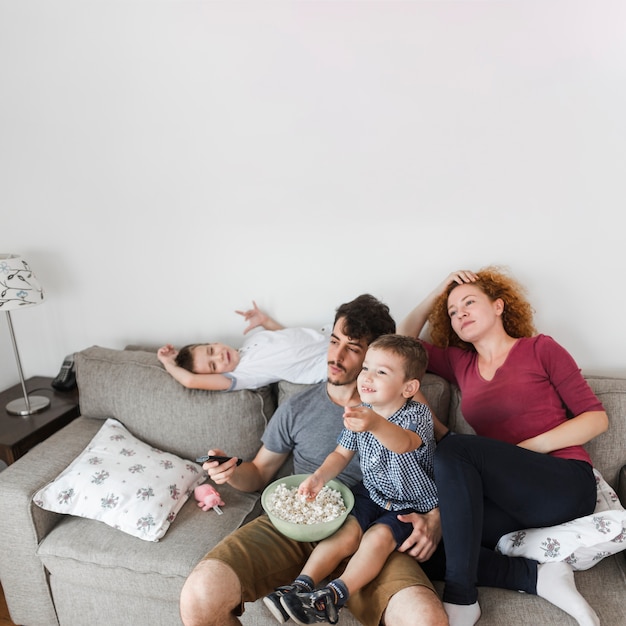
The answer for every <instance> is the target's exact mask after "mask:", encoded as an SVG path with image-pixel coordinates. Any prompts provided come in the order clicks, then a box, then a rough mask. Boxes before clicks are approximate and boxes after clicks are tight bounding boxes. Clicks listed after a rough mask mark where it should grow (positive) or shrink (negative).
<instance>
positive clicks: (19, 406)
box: [6, 396, 50, 417]
mask: <svg viewBox="0 0 626 626" xmlns="http://www.w3.org/2000/svg"><path fill="white" fill-rule="evenodd" d="M49 406H50V398H45V397H44V396H28V404H26V400H25V399H24V398H18V399H17V400H11V402H9V403H8V404H7V406H6V409H7V413H10V414H11V415H21V416H22V417H24V416H26V415H33V414H34V413H41V411H43V410H44V409H47V408H48V407H49Z"/></svg>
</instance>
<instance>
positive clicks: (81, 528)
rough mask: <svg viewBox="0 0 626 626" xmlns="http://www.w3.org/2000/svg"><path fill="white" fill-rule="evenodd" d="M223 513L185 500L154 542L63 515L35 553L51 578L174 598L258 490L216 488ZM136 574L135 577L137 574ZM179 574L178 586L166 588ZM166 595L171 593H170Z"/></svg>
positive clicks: (245, 513) (245, 515)
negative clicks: (172, 519)
mask: <svg viewBox="0 0 626 626" xmlns="http://www.w3.org/2000/svg"><path fill="white" fill-rule="evenodd" d="M220 493H221V494H222V498H223V500H224V502H225V503H226V504H225V505H224V506H223V507H221V508H222V511H223V514H222V515H216V514H215V512H214V511H202V510H201V509H200V508H199V507H198V506H197V502H196V501H195V500H193V499H190V500H189V501H188V502H187V503H186V504H185V505H184V506H183V507H182V509H181V510H180V511H179V513H178V516H177V517H176V519H175V520H174V522H173V523H172V525H171V526H170V528H169V530H168V532H167V533H166V535H165V536H164V537H163V538H162V539H161V540H160V541H158V542H147V541H142V540H140V539H138V538H136V537H133V536H131V535H128V534H125V533H120V532H119V531H118V530H116V529H114V528H111V527H109V526H107V525H106V524H102V523H100V522H97V521H94V520H90V519H86V518H81V517H73V516H67V517H63V518H61V519H60V521H59V523H58V524H57V525H56V526H55V527H54V528H53V529H52V530H51V532H50V533H49V534H48V535H47V537H46V538H45V539H44V540H43V541H42V542H41V543H40V545H39V547H38V549H37V554H38V556H39V557H40V559H41V561H42V563H43V565H44V566H45V568H46V569H47V570H48V571H49V572H50V576H51V578H57V579H58V580H63V581H65V583H68V582H69V583H75V584H76V587H77V588H80V587H83V586H85V585H87V586H90V587H93V588H95V589H98V588H102V589H111V590H115V589H132V588H133V586H135V585H136V584H137V580H141V581H142V584H141V588H142V593H143V594H148V595H150V596H153V597H158V598H164V597H169V599H170V600H172V601H176V602H177V600H178V598H177V594H178V593H179V592H180V588H181V587H182V584H183V582H184V580H185V579H186V577H187V576H188V575H189V573H190V572H191V570H192V569H193V567H194V566H195V565H196V564H197V563H198V561H199V560H200V559H201V558H202V557H203V556H204V555H205V554H206V553H207V552H208V551H209V550H210V549H211V548H212V547H213V546H214V545H215V544H216V543H218V542H219V541H220V540H221V539H222V538H223V537H225V536H226V535H228V534H229V533H230V532H231V531H232V530H233V529H235V528H237V527H239V526H240V525H242V524H243V523H245V522H246V521H248V520H249V519H251V518H252V517H254V516H256V515H257V514H258V512H259V510H260V505H259V499H260V495H259V494H258V493H242V492H238V491H236V490H234V489H232V488H230V487H228V486H221V487H220ZM138 576H139V578H138ZM172 578H174V579H176V578H178V579H179V582H180V585H176V586H174V587H172V586H171V584H170V582H169V581H170V580H171V579H172ZM170 596H171V597H170Z"/></svg>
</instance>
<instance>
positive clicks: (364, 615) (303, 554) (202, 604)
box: [180, 294, 448, 626]
mask: <svg viewBox="0 0 626 626" xmlns="http://www.w3.org/2000/svg"><path fill="white" fill-rule="evenodd" d="M393 332H395V322H394V321H393V319H392V318H391V316H390V315H389V308H388V307H387V306H386V305H384V304H383V303H381V302H380V301H378V300H377V299H376V298H374V297H373V296H371V295H368V294H365V295H361V296H359V297H358V298H356V299H355V300H353V301H351V302H348V303H346V304H342V305H341V306H340V307H339V308H338V309H337V311H336V315H335V321H334V325H333V332H332V334H331V339H330V344H329V347H328V381H327V382H325V383H319V384H318V385H315V386H314V387H311V388H310V389H307V390H306V391H304V392H302V393H300V394H298V395H296V396H294V397H293V398H290V399H289V400H288V401H287V402H285V403H284V404H282V405H281V406H280V407H279V408H278V410H277V411H276V413H275V414H274V415H273V417H272V419H271V420H270V422H269V424H268V427H267V429H266V431H265V433H264V435H263V437H262V441H263V445H262V446H261V449H260V450H259V452H258V453H257V455H256V457H255V458H254V460H253V461H251V462H248V463H242V464H241V465H240V466H239V467H237V466H236V461H235V459H231V460H230V461H228V462H226V463H223V464H222V465H218V464H217V462H209V463H206V464H205V469H206V470H207V471H208V473H209V475H210V476H211V478H212V480H213V481H215V482H216V483H217V484H223V483H226V482H227V483H228V484H229V485H231V486H232V487H235V488H236V489H239V490H241V491H246V492H253V491H259V490H262V489H263V488H264V487H265V486H266V485H267V484H268V483H269V482H270V481H271V480H272V479H273V478H274V476H275V474H276V472H277V471H278V470H279V469H280V467H281V466H282V465H283V463H284V462H285V460H286V459H287V458H288V456H289V454H290V453H293V462H294V470H295V473H297V474H308V473H311V472H313V471H314V470H315V469H316V468H317V467H318V466H319V465H320V463H321V462H322V461H323V459H324V458H325V457H326V456H327V455H328V453H329V452H331V451H332V450H333V449H334V448H335V446H336V442H337V436H338V435H339V433H340V431H341V429H342V427H343V411H344V407H345V406H352V405H356V404H360V398H359V395H358V393H357V387H356V379H357V376H358V374H359V372H360V371H361V366H362V363H363V359H364V357H365V353H366V351H367V347H368V345H369V344H370V343H371V342H372V341H373V340H374V339H376V338H377V337H379V336H380V335H383V334H387V333H393ZM418 399H421V400H422V401H424V399H423V397H422V398H418ZM445 431H446V428H445V427H444V426H443V425H442V424H441V423H439V422H438V420H436V419H435V432H436V436H437V438H440V437H441V436H442V435H443V434H444V433H445ZM209 454H223V451H221V450H218V449H213V450H209ZM360 477H361V476H360V469H359V467H358V462H357V461H356V460H355V459H353V461H352V462H351V464H350V465H348V467H347V468H346V470H344V472H343V473H342V474H340V475H339V479H340V480H342V481H344V482H345V483H347V484H349V485H351V484H354V483H355V482H357V481H358V480H360ZM403 519H404V520H405V521H411V522H412V523H413V525H414V531H413V534H412V535H411V537H410V538H409V539H408V540H407V541H406V542H405V543H404V544H403V545H402V546H401V548H400V549H401V550H403V551H404V552H406V554H403V553H401V552H394V553H393V554H392V555H391V556H390V557H389V559H388V561H387V563H386V565H385V567H384V568H383V570H382V572H381V573H380V575H379V576H378V577H377V578H376V579H375V580H374V581H372V582H371V583H370V584H369V585H367V586H366V587H364V588H363V589H362V590H361V591H360V592H358V593H356V594H354V596H353V597H351V599H350V601H349V603H348V608H349V609H350V611H351V612H352V614H353V615H354V616H355V617H356V618H357V619H358V620H359V621H360V622H361V623H362V624H365V625H366V626H377V625H378V624H379V623H380V622H381V621H382V623H383V624H386V625H388V626H405V625H407V626H408V625H409V624H414V623H415V616H416V615H419V620H420V624H423V625H424V626H445V625H447V624H448V620H447V617H446V614H445V611H444V610H443V605H442V604H441V602H440V600H439V598H438V596H437V594H436V593H435V591H434V589H433V587H432V583H431V582H430V581H429V580H428V578H427V577H426V575H425V574H424V573H423V571H422V569H421V567H420V566H419V564H418V562H417V560H419V561H425V560H427V559H428V558H429V557H430V556H431V555H432V553H433V552H434V550H435V548H436V546H437V543H438V542H439V539H440V536H441V534H440V525H439V513H438V509H434V510H433V511H431V512H430V513H428V514H426V515H418V514H416V513H414V514H412V515H410V516H403ZM312 549H313V545H312V544H308V543H301V542H297V541H292V540H290V539H288V538H287V537H284V536H283V535H281V534H280V533H279V532H278V531H277V530H276V529H275V528H274V527H273V526H272V524H271V522H269V520H268V518H267V516H266V515H262V516H260V517H259V518H257V519H255V520H253V521H252V522H250V523H248V524H246V525H244V526H242V527H241V528H239V529H237V530H236V531H234V532H233V533H231V534H230V535H228V536H227V537H225V538H224V539H223V540H222V541H221V542H220V543H219V544H218V545H217V546H215V548H213V550H211V551H210V552H209V553H208V554H207V555H206V556H205V558H204V559H203V560H202V561H201V562H200V563H198V565H197V566H196V567H195V569H194V570H193V571H192V573H191V574H190V575H189V578H188V579H187V581H186V582H185V585H184V586H183V589H182V592H181V598H180V610H181V617H182V620H183V623H184V624H185V626H231V625H237V624H240V623H241V622H240V621H239V620H238V618H237V615H241V614H242V612H243V610H244V603H245V602H254V601H255V600H256V599H257V598H260V597H264V596H266V595H268V594H269V593H270V592H272V591H274V589H276V588H277V587H279V586H280V585H284V584H285V583H287V582H288V581H291V580H294V578H295V577H296V576H297V574H298V573H299V572H300V569H301V568H302V566H303V564H304V563H305V561H306V559H307V558H308V556H309V554H310V553H311V551H312ZM342 568H343V566H342ZM339 573H340V572H339ZM287 591H288V590H286V591H285V592H287ZM286 619H287V616H286V614H285V621H286Z"/></svg>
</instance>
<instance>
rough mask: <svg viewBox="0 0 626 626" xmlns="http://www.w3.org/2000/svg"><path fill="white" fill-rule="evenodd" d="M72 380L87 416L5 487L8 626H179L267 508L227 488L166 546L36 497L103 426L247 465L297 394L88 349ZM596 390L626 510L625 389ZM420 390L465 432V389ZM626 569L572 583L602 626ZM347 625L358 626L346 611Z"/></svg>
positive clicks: (608, 383)
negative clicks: (198, 587) (180, 374)
mask: <svg viewBox="0 0 626 626" xmlns="http://www.w3.org/2000/svg"><path fill="white" fill-rule="evenodd" d="M76 366H77V380H78V386H79V392H80V408H81V416H80V417H79V418H77V419H76V420H75V421H74V422H72V423H71V424H69V425H68V426H66V427H65V428H63V429H62V430H61V431H59V432H58V433H56V434H55V435H53V436H52V437H50V438H49V439H48V440H46V441H45V442H43V443H42V444H40V445H39V446H37V447H36V448H35V449H33V450H32V451H31V452H29V453H28V454H26V455H25V456H24V457H22V458H20V459H19V460H18V461H17V462H16V463H14V464H13V465H11V466H9V467H8V468H7V469H6V470H5V471H3V472H1V473H0V510H1V511H2V514H1V516H0V551H1V554H2V556H1V560H0V580H1V582H2V587H3V588H4V592H5V594H6V598H7V603H8V606H9V611H10V613H11V617H12V619H13V621H14V622H16V623H17V624H21V625H25V626H53V625H56V624H61V625H63V626H84V625H85V624H92V625H99V624H100V625H102V626H128V625H130V624H132V625H133V626H144V625H145V626H159V625H161V626H175V625H176V624H180V618H179V612H178V598H179V593H180V590H181V587H182V585H183V583H184V581H185V579H186V577H187V575H188V574H189V572H190V571H191V570H192V568H193V567H194V565H195V564H196V563H197V562H198V560H199V559H200V558H201V557H202V556H203V555H204V554H205V552H206V551H207V550H208V549H209V548H210V547H211V546H213V545H214V544H215V543H216V542H217V541H219V540H220V539H221V538H222V537H223V536H225V535H226V534H228V533H229V532H230V531H231V530H233V529H234V528H236V527H238V526H239V525H241V524H244V523H245V522H246V521H247V520H249V519H251V518H253V517H254V516H256V515H258V514H259V513H260V512H261V509H260V505H259V495H260V494H243V493H239V492H237V491H235V490H233V489H230V488H229V487H227V486H222V487H220V493H221V494H222V497H223V499H224V500H225V502H226V505H225V506H224V507H222V509H223V513H224V514H223V515H221V516H218V515H215V514H211V512H204V511H202V510H201V509H200V508H199V507H198V506H197V504H196V502H195V501H194V499H193V497H192V498H190V500H189V501H188V502H187V503H186V504H185V506H184V507H183V508H182V509H181V511H180V512H179V514H178V516H177V518H176V519H175V520H174V522H173V523H172V525H171V526H170V528H169V530H168V531H167V533H166V535H165V536H164V537H163V538H162V539H161V540H160V541H158V542H147V541H142V540H141V539H138V538H135V537H132V536H130V535H127V534H125V533H123V532H121V531H119V530H116V529H114V528H111V527H109V526H107V525H105V524H103V523H102V522H98V521H92V520H88V519H83V518H78V517H71V516H67V515H60V514H57V513H52V512H49V511H45V510H42V509H41V508H39V507H38V506H36V505H35V504H33V502H32V497H33V494H34V493H36V492H37V491H38V489H40V488H41V487H42V486H43V485H45V484H47V483H48V482H49V481H51V480H52V479H53V478H55V477H56V476H57V474H58V473H59V472H61V471H62V470H63V469H64V468H65V467H66V466H67V465H68V464H69V463H70V462H71V461H72V460H73V459H74V458H75V457H76V456H77V455H78V454H79V453H80V452H81V451H82V450H83V449H84V448H85V446H86V445H87V444H88V442H89V441H90V440H91V438H92V437H93V436H94V435H95V434H96V432H97V431H98V430H99V428H100V427H101V426H102V424H103V421H104V419H105V418H108V417H115V418H117V419H118V420H119V421H121V422H122V423H123V424H124V425H125V426H126V427H127V428H128V429H129V430H130V431H131V432H132V433H133V434H134V435H135V436H137V437H139V438H140V439H143V440H144V441H146V442H148V443H149V444H151V445H153V446H155V447H157V448H161V449H165V450H167V451H170V452H174V453H175V454H177V455H180V456H182V457H183V458H186V459H193V458H195V457H196V456H198V455H199V454H204V453H205V452H206V448H207V446H210V445H216V446H219V447H222V448H223V449H225V450H227V451H229V452H231V453H233V454H236V455H237V456H241V457H242V458H244V459H250V458H252V457H253V455H254V454H255V451H256V449H257V448H258V446H259V437H260V435H261V433H262V432H263V429H264V427H265V425H266V423H267V420H269V419H270V418H271V416H272V413H273V412H274V410H275V409H276V406H277V405H278V404H280V403H281V402H283V401H284V400H285V399H286V398H287V397H289V396H290V395H292V394H294V393H296V392H298V391H299V390H301V388H302V387H300V386H297V385H291V384H287V383H279V384H278V385H275V386H272V387H266V388H262V389H259V390H257V391H240V392H231V393H221V392H205V391H189V390H186V389H184V388H183V387H182V386H180V385H179V384H178V383H176V382H175V381H174V380H173V379H172V378H171V377H170V376H169V375H168V374H167V373H166V372H165V371H164V369H163V368H162V367H161V365H160V364H159V362H158V360H157V358H156V356H155V354H154V353H152V352H147V351H140V350H111V349H107V348H101V347H92V348H88V349H86V350H83V351H82V352H79V353H78V354H77V355H76ZM589 382H590V384H591V385H592V387H593V388H594V390H595V391H596V393H597V394H598V396H599V397H600V399H601V400H602V402H603V403H604V405H605V407H606V409H607V411H608V413H609V417H610V421H611V425H610V429H609V431H608V432H607V433H605V434H603V435H602V436H600V437H598V438H597V440H595V441H593V442H592V443H591V444H590V445H589V451H590V453H591V455H592V457H593V459H594V462H595V463H596V467H597V468H598V469H599V470H600V472H601V473H602V474H603V476H604V477H605V479H606V480H607V481H608V482H609V484H610V485H611V486H612V487H614V488H615V489H618V493H619V495H620V499H621V501H622V502H626V470H625V469H624V466H625V465H626V379H611V378H590V379H589ZM423 390H424V392H425V394H426V396H427V398H428V400H429V402H430V403H431V405H432V408H433V409H434V411H435V412H436V413H437V415H438V416H439V417H440V418H441V419H442V420H443V421H444V422H447V423H448V425H449V426H450V427H451V428H452V429H453V430H456V431H458V432H469V427H468V426H467V424H466V422H465V421H464V420H463V418H462V416H461V414H460V411H459V395H458V392H457V390H456V389H454V388H450V386H449V385H448V384H447V383H446V382H444V381H443V380H442V379H440V378H437V377H435V376H432V375H430V374H429V375H427V376H426V378H425V380H424V384H423ZM283 471H284V472H288V471H289V467H285V468H283ZM618 485H619V486H618ZM624 555H625V553H624V552H622V553H619V554H616V555H614V556H611V557H608V558H606V559H604V560H603V561H601V562H600V563H599V564H598V565H596V566H595V567H593V568H591V569H589V570H586V571H582V572H577V573H576V580H577V583H578V586H579V588H580V590H581V592H582V593H583V594H584V595H585V596H586V597H587V599H588V600H589V602H590V603H591V604H592V606H593V607H594V608H595V610H596V611H597V612H598V614H599V616H600V619H601V622H602V624H605V625H607V626H615V625H617V624H626V601H625V598H626V558H625V556H624ZM438 584H439V585H440V583H438ZM439 588H440V586H439ZM208 592H209V591H207V593H208ZM480 604H481V607H482V611H483V615H482V618H481V621H480V624H481V625H485V626H486V625H496V624H497V625H498V626H501V625H503V624H506V625H507V626H513V625H516V624H527V625H533V626H535V625H537V624H575V622H574V621H573V620H572V619H571V618H570V617H569V616H568V615H566V614H565V613H563V612H562V611H561V610H559V609H557V608H555V607H554V606H552V605H550V604H549V603H547V602H545V601H544V600H542V599H540V598H538V597H535V596H529V595H524V594H521V593H517V592H512V591H504V590H499V589H487V588H481V589H480ZM242 622H243V623H244V624H248V625H268V626H271V625H273V624H275V623H276V622H275V620H274V619H273V618H272V617H271V615H270V614H269V612H268V611H267V609H266V608H265V606H264V604H263V603H262V602H261V601H257V602H255V603H254V604H252V605H249V606H247V608H246V612H245V614H244V616H243V618H242ZM418 622H419V620H417V621H416V623H418ZM340 623H341V624H344V625H346V626H348V625H351V624H356V623H357V622H356V620H354V618H353V617H352V616H351V615H350V614H349V613H348V612H347V611H344V612H343V613H342V616H341V619H340Z"/></svg>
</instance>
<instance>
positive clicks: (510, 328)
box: [428, 266, 537, 350]
mask: <svg viewBox="0 0 626 626" xmlns="http://www.w3.org/2000/svg"><path fill="white" fill-rule="evenodd" d="M476 274H477V276H478V279H477V280H476V282H475V283H472V284H473V285H475V286H476V287H478V288H479V289H480V290H481V291H482V292H483V293H485V294H486V295H487V297H488V298H489V299H490V300H491V301H494V300H497V299H498V298H500V299H501V300H502V301H503V302H504V311H503V312H502V324H503V325H504V330H505V331H506V332H507V334H509V335H510V336H511V337H515V338H518V337H532V336H534V335H536V334H537V330H536V328H535V324H534V320H533V317H534V309H533V308H532V306H531V305H530V303H529V302H528V300H527V299H526V289H525V288H524V287H523V286H522V285H521V284H520V283H519V282H517V280H515V279H514V278H512V277H511V276H510V275H508V274H507V273H506V272H505V271H504V270H503V269H502V268H500V267H497V266H489V267H484V268H483V269H481V270H479V271H478V272H476ZM458 286H459V283H456V282H453V283H452V284H451V285H449V287H448V289H446V291H445V292H444V293H442V294H441V295H440V296H439V297H438V298H437V300H436V302H435V305H434V307H433V310H432V311H431V313H430V315H429V317H428V324H429V333H430V341H431V342H432V343H433V344H434V345H436V346H439V347H441V348H447V347H448V346H456V347H458V348H462V349H464V350H473V349H474V346H473V345H472V344H470V343H467V342H465V341H462V340H461V339H459V336H458V335H457V334H456V333H455V332H454V331H453V330H452V324H451V323H450V316H449V315H448V296H449V295H450V292H451V291H452V290H453V289H454V288H455V287H458Z"/></svg>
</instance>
